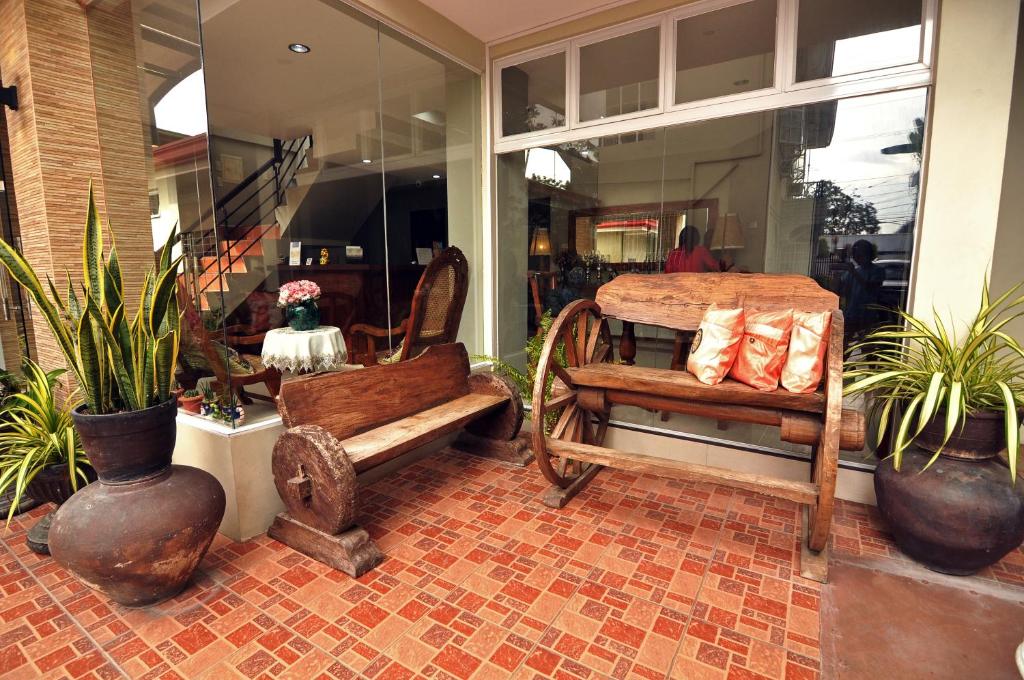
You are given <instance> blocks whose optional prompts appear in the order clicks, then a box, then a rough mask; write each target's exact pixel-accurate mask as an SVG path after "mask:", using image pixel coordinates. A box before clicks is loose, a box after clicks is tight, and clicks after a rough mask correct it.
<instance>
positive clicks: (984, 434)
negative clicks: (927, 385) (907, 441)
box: [914, 411, 1006, 460]
mask: <svg viewBox="0 0 1024 680" xmlns="http://www.w3.org/2000/svg"><path fill="white" fill-rule="evenodd" d="M1005 418H1006V414H1005V413H1003V412H1002V411H975V412H973V413H971V415H970V416H969V417H968V418H966V419H965V420H964V423H963V425H962V426H961V427H959V428H955V429H954V430H953V432H952V434H950V435H949V441H947V442H946V443H945V445H943V440H944V439H945V436H946V412H945V411H940V412H939V413H938V414H936V416H935V418H934V419H932V421H931V422H930V423H928V424H927V425H925V426H924V429H922V430H921V433H920V434H919V435H918V436H917V439H915V440H914V442H915V443H916V444H917V445H918V446H920V447H921V448H922V449H924V450H926V451H931V452H933V453H934V452H935V451H939V450H940V449H941V451H942V455H944V456H947V457H953V458H963V459H966V460H985V459H988V458H995V457H996V455H997V454H998V453H999V452H1000V451H1002V450H1003V449H1005V448H1006V428H1005V426H1004V423H1005Z"/></svg>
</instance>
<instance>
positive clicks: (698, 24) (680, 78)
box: [675, 0, 777, 104]
mask: <svg viewBox="0 0 1024 680" xmlns="http://www.w3.org/2000/svg"><path fill="white" fill-rule="evenodd" d="M776 4H777V0H753V2H745V3H743V4H741V5H735V6H733V7H726V8H725V9H720V10H718V11H716V12H706V13H704V14H699V15H697V16H695V17H690V18H687V19H681V20H679V21H678V22H676V86H675V103H676V104H683V103H685V102H692V101H697V100H699V99H709V98H711V97H721V96H724V95H729V94H736V93H738V92H749V91H751V90H760V89H762V88H765V87H771V85H772V83H773V80H774V73H775V9H776Z"/></svg>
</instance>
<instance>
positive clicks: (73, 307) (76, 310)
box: [64, 270, 82, 328]
mask: <svg viewBox="0 0 1024 680" xmlns="http://www.w3.org/2000/svg"><path fill="white" fill-rule="evenodd" d="M64 275H65V276H67V277H68V316H69V317H70V318H71V323H72V324H73V325H74V327H75V328H77V327H78V324H79V323H80V322H81V320H82V305H80V304H79V303H78V295H76V294H75V285H74V284H73V283H72V282H71V273H70V272H68V271H67V270H65V271H64Z"/></svg>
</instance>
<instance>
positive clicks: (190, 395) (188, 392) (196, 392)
mask: <svg viewBox="0 0 1024 680" xmlns="http://www.w3.org/2000/svg"><path fill="white" fill-rule="evenodd" d="M182 396H183V397H185V398H186V399H195V398H196V397H198V396H199V390H185V393H184V394H183V395H182Z"/></svg>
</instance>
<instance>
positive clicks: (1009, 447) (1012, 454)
mask: <svg viewBox="0 0 1024 680" xmlns="http://www.w3.org/2000/svg"><path fill="white" fill-rule="evenodd" d="M996 385H998V386H999V391H1000V392H1002V394H1003V405H1004V406H1003V408H1004V409H1005V416H1004V422H1005V424H1006V461H1007V463H1008V464H1009V466H1010V477H1011V479H1012V480H1013V483H1014V484H1016V483H1017V458H1018V457H1019V456H1020V423H1019V422H1018V420H1017V400H1016V399H1015V398H1014V396H1013V390H1011V389H1010V386H1009V385H1007V384H1006V383H1005V382H1003V381H1002V380H999V381H997V382H996Z"/></svg>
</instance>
